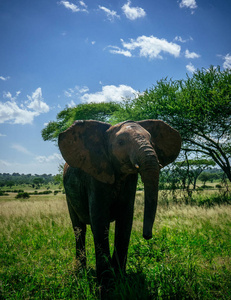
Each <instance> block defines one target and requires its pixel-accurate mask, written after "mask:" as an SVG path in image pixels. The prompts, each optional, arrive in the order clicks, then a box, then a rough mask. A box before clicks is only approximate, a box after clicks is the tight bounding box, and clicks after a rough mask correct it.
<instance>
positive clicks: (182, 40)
mask: <svg viewBox="0 0 231 300" xmlns="http://www.w3.org/2000/svg"><path fill="white" fill-rule="evenodd" d="M174 41H176V42H181V43H187V42H189V41H193V38H192V37H191V36H190V38H189V39H186V40H184V39H183V38H182V37H181V36H179V35H177V36H176V37H175V38H174Z"/></svg>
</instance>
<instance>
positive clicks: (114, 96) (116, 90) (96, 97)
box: [81, 84, 139, 103]
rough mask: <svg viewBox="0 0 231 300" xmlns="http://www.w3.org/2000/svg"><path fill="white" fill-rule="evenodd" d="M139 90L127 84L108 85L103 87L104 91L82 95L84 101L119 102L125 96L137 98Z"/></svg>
mask: <svg viewBox="0 0 231 300" xmlns="http://www.w3.org/2000/svg"><path fill="white" fill-rule="evenodd" d="M138 94H139V93H138V92H137V91H136V90H134V89H133V88H132V87H130V86H127V85H123V84H121V85H119V86H115V85H106V86H103V87H102V91H100V92H96V93H91V94H90V93H86V94H84V95H83V96H82V97H81V100H82V101H83V102H88V103H90V102H97V103H99V102H110V101H115V102H119V101H121V100H123V99H124V98H135V97H137V96H138Z"/></svg>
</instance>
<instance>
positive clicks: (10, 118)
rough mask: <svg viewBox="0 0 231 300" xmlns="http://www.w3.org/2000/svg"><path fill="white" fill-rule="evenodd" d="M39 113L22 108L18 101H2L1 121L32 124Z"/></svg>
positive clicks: (0, 105)
mask: <svg viewBox="0 0 231 300" xmlns="http://www.w3.org/2000/svg"><path fill="white" fill-rule="evenodd" d="M36 115H37V113H35V112H32V111H28V110H26V109H22V108H20V107H19V106H18V105H17V103H15V102H10V101H7V102H5V103H2V102H0V123H5V122H9V123H12V124H31V123H32V122H33V120H34V117H35V116H36Z"/></svg>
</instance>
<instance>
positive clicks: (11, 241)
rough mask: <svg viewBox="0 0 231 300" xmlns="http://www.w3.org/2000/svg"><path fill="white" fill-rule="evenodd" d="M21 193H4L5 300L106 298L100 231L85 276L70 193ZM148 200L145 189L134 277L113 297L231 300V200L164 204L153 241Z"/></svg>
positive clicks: (1, 282)
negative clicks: (99, 277)
mask: <svg viewBox="0 0 231 300" xmlns="http://www.w3.org/2000/svg"><path fill="white" fill-rule="evenodd" d="M14 197H15V194H10V195H9V196H2V197H0V299H98V298H99V288H98V286H97V282H96V273H95V255H94V245H93V238H92V234H91V232H90V228H88V232H87V261H88V266H87V269H86V271H85V272H82V273H81V274H80V273H78V272H76V268H75V259H74V257H75V241H74V236H73V232H72V228H71V223H70V219H69V215H68V211H67V206H66V202H65V196H64V195H63V194H61V193H59V194H57V195H56V196H54V195H53V194H50V195H39V196H37V195H32V196H31V197H30V198H29V199H27V200H21V201H18V200H16V199H15V198H14ZM142 197H143V195H142V193H141V192H140V193H137V198H136V210H135V216H134V222H133V231H132V236H131V241H130V247H129V254H128V263H127V277H126V278H122V279H118V281H117V284H116V287H115V289H114V290H113V291H112V292H111V295H110V297H109V299H142V300H143V299H231V261H230V260H231V259H230V256H231V205H220V206H218V205H215V206H211V207H205V206H201V207H200V206H197V205H193V206H190V205H184V204H181V205H179V204H171V203H170V204H169V203H168V205H166V203H164V201H160V203H162V204H160V205H159V207H158V211H157V215H156V221H155V224H154V229H153V238H152V239H151V240H150V241H145V240H144V239H143V238H142V218H143V200H142ZM113 226H114V224H112V226H111V232H110V242H111V247H112V245H113Z"/></svg>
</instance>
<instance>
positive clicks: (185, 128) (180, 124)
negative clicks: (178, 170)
mask: <svg viewBox="0 0 231 300" xmlns="http://www.w3.org/2000/svg"><path fill="white" fill-rule="evenodd" d="M115 116H116V118H117V120H121V121H122V120H123V119H125V120H126V119H132V120H142V119H162V120H164V121H166V122H167V123H169V124H170V125H172V126H173V127H175V128H176V129H178V130H179V131H180V133H181V136H182V140H183V145H182V149H183V150H184V151H186V152H189V153H194V154H197V155H198V154H199V155H201V156H203V155H206V156H207V157H209V158H210V159H212V160H213V161H214V162H215V163H216V164H217V165H219V166H220V168H221V169H222V170H223V171H224V172H225V173H226V175H227V177H228V179H229V180H230V181H231V169H230V163H231V142H230V137H231V126H230V121H231V70H229V69H227V70H223V71H221V69H220V67H217V68H215V67H210V69H202V70H198V71H197V72H195V73H194V74H193V76H192V77H189V76H187V78H186V79H185V80H180V81H173V80H171V79H170V80H168V79H167V78H165V79H162V80H160V81H158V82H157V84H156V85H155V86H153V87H152V88H151V89H149V90H147V91H145V92H144V93H143V94H142V95H140V96H139V97H138V98H137V99H133V100H127V101H126V102H125V103H123V105H121V107H120V110H119V111H117V112H115Z"/></svg>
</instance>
